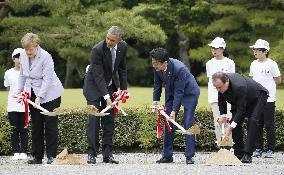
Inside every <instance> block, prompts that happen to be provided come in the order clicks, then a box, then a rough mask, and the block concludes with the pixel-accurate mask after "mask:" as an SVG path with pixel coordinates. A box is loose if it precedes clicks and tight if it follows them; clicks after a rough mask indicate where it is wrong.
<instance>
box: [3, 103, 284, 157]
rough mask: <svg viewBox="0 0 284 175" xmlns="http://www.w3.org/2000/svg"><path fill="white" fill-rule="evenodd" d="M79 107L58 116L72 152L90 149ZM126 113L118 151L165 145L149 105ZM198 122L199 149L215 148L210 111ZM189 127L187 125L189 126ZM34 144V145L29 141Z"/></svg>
mask: <svg viewBox="0 0 284 175" xmlns="http://www.w3.org/2000/svg"><path fill="white" fill-rule="evenodd" d="M0 111H1V113H0V114H1V115H0V126H1V127H0V149H1V150H0V154H2V155H7V154H9V153H11V146H10V129H11V127H10V126H9V122H8V120H7V117H6V115H7V114H6V112H3V111H4V109H1V110H0ZM80 111H82V110H80V109H79V108H77V109H74V110H73V112H71V113H69V114H66V115H61V116H59V150H61V149H63V148H68V151H70V152H73V153H85V152H86V150H87V136H86V123H87V114H86V113H85V112H80ZM126 112H127V113H128V115H127V116H122V115H121V114H119V115H118V116H117V117H116V121H115V138H114V144H115V150H119V149H123V150H139V147H140V148H142V149H143V150H146V151H148V150H152V149H157V148H160V147H161V146H162V139H157V138H156V125H157V121H156V120H157V115H158V114H157V113H152V112H151V111H150V110H149V109H148V108H146V107H142V108H128V109H126ZM283 120H284V110H283V109H277V110H276V113H275V124H276V135H277V139H276V147H277V149H278V150H283V149H284V144H283V143H284V133H283V132H282V131H283V129H284V128H283ZM176 121H177V122H178V123H179V124H181V125H183V112H182V111H180V114H179V115H178V116H177V117H176ZM195 123H196V124H199V125H200V127H201V134H200V135H197V143H196V147H197V148H198V149H199V150H207V151H208V150H215V149H216V144H215V134H214V125H213V117H212V113H211V111H209V110H208V109H205V108H199V109H197V110H196V111H195ZM186 129H188V128H186ZM29 145H30V146H31V144H29ZM174 146H175V147H177V148H184V136H183V135H181V134H178V133H177V134H176V136H175V143H174Z"/></svg>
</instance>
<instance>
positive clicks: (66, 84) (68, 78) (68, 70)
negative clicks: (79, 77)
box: [64, 58, 73, 88]
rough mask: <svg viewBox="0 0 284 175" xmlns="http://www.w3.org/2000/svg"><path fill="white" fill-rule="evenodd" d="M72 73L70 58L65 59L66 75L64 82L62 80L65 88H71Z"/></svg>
mask: <svg viewBox="0 0 284 175" xmlns="http://www.w3.org/2000/svg"><path fill="white" fill-rule="evenodd" d="M72 72H73V66H72V63H71V60H70V58H67V64H66V75H65V80H64V87H65V88H69V87H72Z"/></svg>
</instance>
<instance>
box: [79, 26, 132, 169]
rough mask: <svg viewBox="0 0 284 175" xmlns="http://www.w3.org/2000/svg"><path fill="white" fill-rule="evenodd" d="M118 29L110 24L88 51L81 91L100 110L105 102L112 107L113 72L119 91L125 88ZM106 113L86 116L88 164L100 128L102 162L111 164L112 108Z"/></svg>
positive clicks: (123, 48)
mask: <svg viewBox="0 0 284 175" xmlns="http://www.w3.org/2000/svg"><path fill="white" fill-rule="evenodd" d="M121 37H122V30H121V29H120V28H119V27H117V26H112V27H111V28H110V29H109V30H108V33H107V35H106V39H105V40H103V41H101V42H99V43H98V44H96V45H95V46H94V47H93V49H92V52H91V64H90V66H89V69H88V71H87V73H86V77H85V80H84V86H83V93H84V96H85V98H86V100H87V104H88V105H94V106H96V107H97V108H98V109H99V110H100V111H101V110H102V109H104V108H105V107H106V106H107V105H109V106H111V107H113V104H112V100H113V97H112V93H113V92H115V91H117V89H118V83H117V82H116V81H115V80H116V74H117V73H118V75H119V85H120V90H126V89H127V77H126V52H127V44H126V43H125V42H124V41H122V38H121ZM107 112H110V115H107V116H104V117H102V118H100V117H94V116H89V117H88V123H87V137H88V161H87V162H88V163H89V164H95V163H96V157H97V153H98V150H99V132H100V128H101V127H102V130H103V134H102V144H103V145H102V153H103V162H105V163H115V164H118V161H116V160H114V158H113V155H112V145H113V135H114V110H113V108H111V109H110V110H109V111H107Z"/></svg>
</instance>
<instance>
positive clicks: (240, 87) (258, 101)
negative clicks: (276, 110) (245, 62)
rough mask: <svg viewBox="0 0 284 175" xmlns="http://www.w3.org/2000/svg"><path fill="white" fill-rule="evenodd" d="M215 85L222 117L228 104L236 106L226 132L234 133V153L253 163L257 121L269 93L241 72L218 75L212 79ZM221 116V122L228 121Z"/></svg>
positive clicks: (243, 160) (227, 133)
mask: <svg viewBox="0 0 284 175" xmlns="http://www.w3.org/2000/svg"><path fill="white" fill-rule="evenodd" d="M212 80H213V81H212V82H213V85H214V86H215V87H216V89H217V90H218V105H219V110H220V114H221V115H222V114H226V112H227V104H226V101H227V102H228V103H230V104H231V105H232V107H231V112H232V123H231V125H230V127H228V128H227V129H226V131H225V134H226V135H229V134H230V133H232V136H233V141H234V142H235V144H234V146H233V147H234V153H235V155H236V156H237V157H238V158H239V159H240V160H241V161H242V162H243V163H251V162H252V157H251V156H252V153H253V151H254V146H255V141H256V132H257V125H256V124H257V121H258V120H259V116H260V114H261V111H262V109H263V107H264V105H265V104H266V100H267V98H268V91H267V90H266V89H265V88H264V87H263V86H261V85H260V84H259V83H257V82H256V81H254V80H252V79H251V78H248V77H245V76H243V75H240V74H237V73H223V72H217V73H215V74H213V76H212ZM245 115H247V116H248V133H247V141H246V144H245V145H244V143H243V131H242V124H243V121H244V116H245ZM225 120H226V119H225V118H222V117H220V118H219V120H218V121H219V122H220V123H223V122H225Z"/></svg>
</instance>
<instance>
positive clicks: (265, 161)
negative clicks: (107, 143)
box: [0, 152, 284, 175]
mask: <svg viewBox="0 0 284 175" xmlns="http://www.w3.org/2000/svg"><path fill="white" fill-rule="evenodd" d="M215 154H216V152H205V153H204V152H198V153H197V154H196V156H195V164H194V165H186V164H185V157H184V155H183V154H182V153H180V152H176V153H174V163H170V164H156V163H155V161H156V160H157V159H159V158H160V155H159V154H152V153H151V154H148V155H147V156H146V154H144V153H121V154H115V155H114V156H115V158H116V159H117V160H118V161H119V162H120V163H119V164H118V165H114V164H106V163H102V156H101V155H99V156H98V158H97V164H95V165H47V164H46V159H45V160H44V162H43V164H42V165H28V164H27V163H26V161H13V160H11V156H3V157H0V175H12V174H17V175H24V174H26V175H38V174H40V175H45V174H52V175H57V174H64V175H67V174H76V175H83V174H100V175H103V174H107V175H112V174H113V175H120V174H121V175H128V174H131V175H132V174H133V175H138V174H143V175H145V174H153V175H158V174H172V175H173V174H174V175H179V174H193V175H194V174H198V175H211V174H218V175H222V174H224V175H225V174H226V175H230V174H232V175H233V174H238V175H262V174H264V175H269V174H273V175H279V174H283V175H284V152H277V153H275V157H274V158H253V163H252V164H244V165H240V166H218V165H214V166H209V165H205V161H206V160H208V159H210V157H212V156H213V155H215ZM80 156H81V157H82V158H83V159H84V160H86V159H87V155H85V154H82V155H80Z"/></svg>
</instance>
